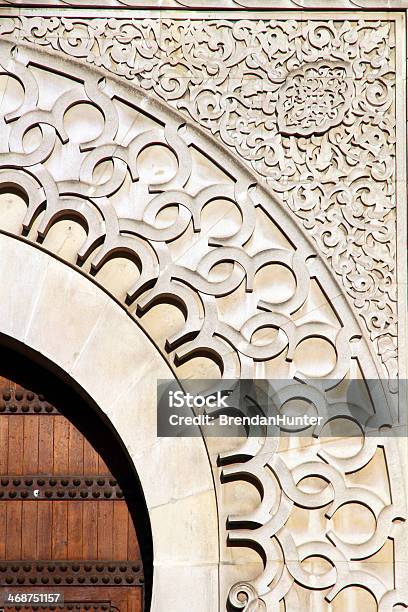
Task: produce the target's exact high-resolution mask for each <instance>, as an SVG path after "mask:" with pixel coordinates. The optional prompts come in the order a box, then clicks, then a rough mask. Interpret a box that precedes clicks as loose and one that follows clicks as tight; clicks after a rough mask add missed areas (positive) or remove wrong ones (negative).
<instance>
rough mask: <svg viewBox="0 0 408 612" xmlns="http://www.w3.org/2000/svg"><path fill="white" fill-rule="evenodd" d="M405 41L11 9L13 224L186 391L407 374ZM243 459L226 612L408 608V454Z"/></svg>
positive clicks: (263, 449)
mask: <svg viewBox="0 0 408 612" xmlns="http://www.w3.org/2000/svg"><path fill="white" fill-rule="evenodd" d="M71 4H74V3H71ZM127 4H129V2H127ZM139 4H140V3H139ZM173 4H175V3H173ZM179 4H182V3H181V2H180V3H179ZM189 4H190V5H193V3H191V2H190V3H189ZM233 4H234V6H236V5H237V4H238V2H235V3H233ZM241 4H244V3H243V2H241ZM347 4H350V3H347ZM356 4H357V3H356ZM359 4H361V3H359ZM402 26H403V23H402V15H400V14H399V13H395V15H393V14H392V15H387V14H384V15H381V16H380V15H378V16H377V15H376V16H375V18H374V16H373V15H372V14H365V13H364V14H361V15H360V16H359V18H357V17H356V16H350V15H342V14H341V13H336V14H335V15H330V16H324V15H323V14H320V15H319V14H316V13H313V14H312V13H311V14H310V15H309V14H304V13H303V14H302V15H299V16H297V15H296V14H292V15H291V16H290V17H282V16H281V15H279V14H277V13H275V12H271V13H269V14H268V13H262V14H261V15H258V14H255V13H245V14H243V15H240V14H239V15H237V14H236V13H235V14H234V16H233V17H232V16H231V18H228V14H223V15H222V17H221V16H217V15H215V16H211V17H203V16H202V15H201V14H200V13H197V15H194V16H193V17H192V16H191V14H188V15H185V16H184V15H183V14H178V15H177V17H175V16H173V15H172V14H171V13H169V14H168V15H167V14H165V15H163V14H162V15H161V18H160V19H159V18H158V17H157V16H155V15H154V14H152V15H148V16H143V15H138V16H137V17H131V16H129V15H128V14H127V15H123V16H122V15H121V14H120V13H115V17H111V16H105V15H102V16H101V17H98V18H95V17H92V16H91V15H90V14H86V13H82V12H80V11H79V10H78V14H77V15H73V14H72V11H71V12H70V13H69V14H67V15H65V14H63V13H61V12H59V13H53V12H49V13H47V14H46V15H43V16H38V15H32V14H30V13H29V11H28V10H27V11H25V12H23V13H22V14H21V13H19V14H13V13H12V12H10V11H9V12H8V13H7V14H6V13H4V16H3V17H1V18H0V35H1V37H0V72H1V75H4V76H5V77H6V78H7V84H6V85H5V87H4V95H3V104H2V119H1V122H2V124H1V125H2V134H3V137H2V139H1V142H0V187H1V189H2V192H3V195H2V197H3V198H4V206H3V210H2V211H1V210H0V224H1V227H2V231H3V232H7V233H8V234H9V235H13V236H18V237H19V240H24V241H28V242H30V243H32V244H35V245H37V246H39V245H41V248H43V249H45V250H46V251H48V252H49V253H54V254H56V255H57V256H58V257H59V258H60V259H62V260H63V261H65V262H67V263H69V264H70V265H74V266H76V267H77V268H78V269H81V271H82V272H83V273H85V274H87V275H90V276H94V277H95V279H96V281H97V282H98V283H99V284H100V285H101V286H103V287H104V288H105V289H106V291H108V292H109V293H110V294H111V295H113V296H114V297H115V298H116V299H117V300H118V301H119V302H121V303H122V304H124V305H126V307H127V309H128V313H129V316H130V317H131V318H132V320H136V319H137V320H138V321H139V323H140V325H141V326H142V327H143V329H144V330H145V332H146V333H147V334H148V335H149V336H150V337H151V338H152V339H153V340H154V341H155V342H156V343H157V345H158V346H159V348H160V349H162V350H163V351H165V352H166V354H167V357H168V360H169V362H170V364H171V365H172V367H174V368H175V370H176V371H177V374H178V375H179V376H180V377H188V376H195V377H198V378H204V377H206V376H224V377H226V378H238V377H244V378H245V377H253V376H255V377H265V378H267V377H270V378H274V377H276V378H279V377H283V378H291V377H294V378H297V379H302V378H307V377H308V376H318V377H319V378H320V379H321V380H322V381H323V390H324V392H325V393H326V392H329V391H330V389H329V387H330V384H329V382H327V384H326V386H325V381H331V380H332V379H336V380H339V381H341V380H343V379H344V378H358V377H366V378H381V377H384V373H385V372H387V376H389V377H390V378H391V379H393V378H395V377H396V376H397V375H398V373H399V374H400V375H402V376H404V372H403V369H402V366H400V365H399V362H398V353H397V340H398V332H400V334H401V328H402V329H403V321H404V320H405V314H402V313H401V311H400V312H399V311H398V305H400V308H401V304H402V305H404V303H405V301H404V300H405V298H404V297H403V296H402V295H401V294H398V281H400V277H398V276H397V272H398V274H401V270H403V269H404V268H403V267H402V268H401V267H400V268H399V269H398V261H397V223H398V224H399V226H398V232H399V235H400V236H401V244H402V246H403V247H404V246H406V236H405V227H404V226H403V225H402V221H401V220H403V219H404V210H405V207H406V201H405V194H403V195H402V196H401V194H402V189H401V188H403V187H404V180H405V174H404V170H403V168H404V159H403V156H402V155H401V151H402V154H404V150H405V133H404V129H403V128H402V127H401V121H400V119H401V117H398V113H401V112H402V114H403V113H404V112H405V111H404V97H405V94H404V92H403V89H402V87H401V81H400V79H399V76H398V75H400V74H401V76H404V75H405V72H401V71H402V59H403V53H404V47H403V43H402V40H403V28H402ZM82 117H85V121H84V119H83V118H82ZM397 119H398V121H397ZM398 139H399V143H400V144H399V146H398V143H397V140H398ZM401 143H402V144H401ZM397 210H398V211H400V213H399V214H400V217H398V215H397ZM64 224H65V225H64ZM118 262H119V264H118ZM118 265H119V267H117V266H118ZM115 266H116V267H115ZM119 272H120V273H119ZM268 274H269V276H268ZM398 300H399V301H398ZM398 316H400V321H401V327H400V329H399V330H398V328H397V323H398V322H399V321H398ZM390 384H391V383H390ZM322 435H323V434H322ZM229 443H230V444H229V446H228V447H227V448H225V449H223V448H220V447H219V446H217V444H220V442H219V441H216V440H207V441H206V444H207V448H208V453H209V457H210V460H211V462H212V469H213V471H214V473H215V475H216V492H217V499H218V512H219V520H220V524H219V526H220V537H221V558H220V563H219V565H220V580H221V589H220V602H219V609H220V610H225V609H226V602H227V600H228V602H229V603H228V605H229V608H228V609H230V608H231V607H232V609H236V610H239V609H241V610H245V612H259V611H260V610H268V611H269V610H271V611H272V610H275V609H279V606H283V605H285V609H286V610H289V611H290V612H292V611H295V610H300V609H305V610H306V609H310V610H321V611H323V610H333V611H336V612H337V611H339V610H344V609H350V610H356V609H358V608H359V607H361V605H365V606H366V607H367V609H370V608H369V606H370V605H371V606H373V605H375V606H376V607H375V609H379V610H381V611H382V612H385V611H388V610H390V611H391V610H392V609H393V607H394V606H396V605H404V606H406V605H408V599H407V594H406V587H405V585H406V577H407V576H406V571H407V565H406V564H407V558H406V545H405V542H404V540H405V539H406V532H405V537H404V528H405V527H404V522H405V519H406V508H405V492H404V483H403V478H402V467H403V466H402V465H401V456H402V455H403V454H404V453H405V447H404V445H403V443H402V442H401V443H399V441H396V440H393V439H389V438H381V439H375V438H370V439H365V440H361V441H360V446H359V447H358V445H357V447H355V446H353V445H352V444H350V441H348V442H347V446H349V445H350V448H345V443H344V442H342V441H340V442H338V443H337V447H336V448H335V449H333V447H332V444H333V443H330V444H327V445H326V443H325V441H324V440H321V439H317V440H313V441H312V442H310V443H309V444H306V445H305V444H304V441H303V442H302V441H301V440H299V441H298V442H297V443H296V444H294V446H293V447H292V448H290V447H287V446H285V441H283V440H281V441H279V440H278V439H276V438H268V437H265V438H262V439H260V438H249V439H248V441H246V442H245V443H244V446H243V447H241V446H239V447H238V448H236V444H234V443H233V442H231V441H229ZM336 450H337V452H336ZM339 451H340V453H341V454H340V455H339ZM220 465H221V466H222V467H220ZM221 482H222V483H223V484H221ZM248 483H251V484H248ZM351 532H352V533H351ZM356 532H357V533H356ZM236 547H238V548H236ZM239 550H244V551H245V552H244V553H240V552H237V551H239ZM252 551H256V553H257V554H255V553H253V552H252ZM258 555H259V556H258ZM259 559H261V561H260V560H259ZM394 560H395V561H394ZM362 592H363V593H368V594H369V595H364V594H363V595H362ZM344 593H346V595H345V596H344ZM344 597H345V598H344ZM364 597H368V599H364ZM342 598H343V599H342ZM347 598H349V599H347ZM283 602H284V604H283ZM282 609H283V608H282ZM372 609H374V608H372Z"/></svg>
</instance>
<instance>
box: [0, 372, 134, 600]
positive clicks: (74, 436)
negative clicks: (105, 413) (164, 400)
mask: <svg viewBox="0 0 408 612" xmlns="http://www.w3.org/2000/svg"><path fill="white" fill-rule="evenodd" d="M0 374H4V372H2V371H1V370H0ZM16 379H17V380H18V379H19V378H18V376H14V377H13V378H11V377H10V376H7V377H6V376H3V377H0V534H2V535H1V537H0V593H1V594H4V593H5V592H6V591H7V592H12V593H17V592H22V591H24V592H27V591H29V592H31V593H35V592H47V591H49V592H60V593H63V595H64V599H65V603H64V605H63V606H62V608H61V607H59V609H64V610H90V611H96V610H120V612H141V611H142V606H143V584H144V579H143V567H142V561H141V555H140V550H139V545H138V538H137V536H136V531H135V525H134V521H133V519H132V516H131V513H130V511H129V503H128V500H127V499H126V495H125V493H124V492H123V489H122V488H121V483H120V482H119V481H118V477H117V474H115V473H112V470H111V469H109V468H108V466H107V464H106V461H107V460H109V456H110V453H112V454H114V452H115V451H114V446H113V445H110V444H109V439H107V438H106V437H105V440H104V441H102V444H100V445H99V446H100V448H99V451H98V450H96V448H95V446H98V445H95V444H94V442H93V440H90V439H89V438H87V437H86V435H84V434H83V433H82V432H81V431H80V429H78V427H77V425H76V424H75V419H73V418H70V414H69V412H70V410H69V409H68V410H67V409H66V407H64V410H62V409H61V406H62V405H64V406H65V404H66V402H64V401H63V398H62V397H61V402H60V403H61V406H60V405H59V401H58V398H56V399H57V401H55V398H54V399H53V401H52V402H51V401H48V399H49V398H48V397H47V395H46V391H44V395H41V394H39V393H38V392H34V391H33V390H32V389H30V388H27V387H25V386H22V385H21V384H19V383H18V382H16ZM54 395H55V392H54ZM70 402H71V403H72V399H71V400H70ZM71 408H72V410H71V414H74V413H75V406H71ZM81 410H82V411H83V406H82V407H81ZM88 421H92V417H91V414H89V418H88ZM93 427H94V430H97V429H98V422H97V420H96V421H94V425H93ZM91 437H92V436H91ZM94 437H95V439H97V437H98V436H97V432H95V436H94ZM2 599H3V598H2ZM0 605H1V602H0ZM13 609H26V610H27V609H29V610H30V609H42V610H47V609H53V608H46V607H42V608H36V607H35V606H34V605H32V604H31V605H28V604H26V605H25V606H23V607H20V608H19V607H17V606H15V608H13V607H11V608H10V610H13Z"/></svg>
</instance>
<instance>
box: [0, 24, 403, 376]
mask: <svg viewBox="0 0 408 612" xmlns="http://www.w3.org/2000/svg"><path fill="white" fill-rule="evenodd" d="M0 32H1V33H2V34H3V35H7V36H14V37H16V38H21V39H23V40H27V41H30V42H34V43H36V44H38V45H41V46H44V47H49V48H52V49H54V50H55V51H60V52H63V53H65V54H67V55H69V56H71V57H76V58H80V59H82V60H84V61H86V62H87V63H89V64H91V65H95V66H98V67H102V68H105V69H106V70H108V71H110V72H112V73H115V74H117V75H119V76H122V77H124V78H125V79H127V80H129V81H132V82H135V83H137V84H138V85H140V87H142V88H143V89H145V90H146V91H149V92H152V93H154V94H155V95H157V96H159V97H160V98H162V99H164V100H166V101H167V102H168V103H169V104H171V105H173V106H175V107H176V108H177V109H180V110H181V111H182V112H184V113H186V114H187V115H188V116H189V117H191V118H192V119H193V120H194V121H196V122H197V123H198V124H200V125H201V126H203V127H205V128H206V129H207V130H209V131H210V133H211V134H213V135H215V136H216V137H217V138H219V139H220V140H221V141H222V143H224V144H225V145H227V146H228V147H230V148H231V149H232V150H233V151H234V152H235V153H237V154H238V155H239V156H240V157H241V158H242V159H244V160H245V161H246V162H247V163H248V164H249V165H250V166H251V167H252V168H253V169H254V170H255V171H256V172H257V174H258V175H259V176H260V177H261V178H263V179H264V180H265V181H266V182H267V184H268V185H269V186H270V188H272V189H273V190H274V191H275V192H276V193H277V194H278V195H279V197H281V198H282V199H283V200H284V202H285V203H286V205H287V206H288V208H289V209H290V210H291V211H292V213H293V214H294V215H296V217H297V218H298V220H299V223H300V224H301V225H302V226H303V227H304V228H305V229H306V230H307V231H308V232H309V233H310V235H311V236H312V237H313V240H314V241H315V243H316V245H317V246H318V249H319V251H320V252H321V253H322V254H323V255H324V257H326V258H327V259H328V261H329V262H330V264H331V266H332V268H333V270H334V271H335V273H336V274H337V275H338V277H339V278H340V279H341V282H342V285H343V287H344V289H345V290H346V292H347V294H348V296H349V298H350V300H351V302H352V304H353V305H354V306H355V308H356V309H357V310H358V312H359V314H360V316H361V318H362V319H363V321H364V325H365V327H366V329H367V332H368V334H369V337H370V338H371V340H372V342H373V343H374V344H375V346H376V350H377V353H378V354H379V356H380V358H381V360H382V362H383V364H384V365H385V367H386V369H387V371H388V375H389V376H391V377H396V375H397V296H396V267H395V261H396V253H395V245H396V212H395V206H396V194H395V190H396V183H395V155H396V153H395V141H396V135H395V115H394V110H393V109H394V104H395V95H396V94H395V84H396V75H395V52H394V49H395V31H394V24H393V22H391V21H383V22H381V21H376V20H375V19H373V20H368V19H364V20H358V21H349V20H343V19H330V20H327V21H321V20H319V19H316V20H315V19H312V18H310V19H308V20H307V21H301V20H299V21H296V20H292V19H286V20H284V19H270V20H267V19H258V20H245V19H241V20H238V19H237V20H225V19H223V20H222V21H217V20H203V19H184V20H178V19H172V18H164V19H160V20H155V19H127V18H101V19H80V18H65V17H47V18H46V19H45V18H41V17H24V16H21V17H15V18H10V19H3V20H2V23H1V27H0ZM312 90H314V93H313V98H312V101H311V98H310V96H311V95H312Z"/></svg>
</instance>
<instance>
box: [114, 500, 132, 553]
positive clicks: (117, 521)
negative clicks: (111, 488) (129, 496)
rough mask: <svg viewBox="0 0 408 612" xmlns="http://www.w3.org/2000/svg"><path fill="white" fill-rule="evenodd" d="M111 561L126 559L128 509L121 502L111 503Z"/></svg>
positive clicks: (123, 502) (124, 503)
mask: <svg viewBox="0 0 408 612" xmlns="http://www.w3.org/2000/svg"><path fill="white" fill-rule="evenodd" d="M113 529H114V538H113V559H114V560H115V561H123V560H125V559H127V558H128V529H129V523H128V509H127V505H126V502H125V501H123V500H120V501H116V500H115V501H114V502H113Z"/></svg>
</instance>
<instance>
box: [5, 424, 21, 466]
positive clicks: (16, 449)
mask: <svg viewBox="0 0 408 612" xmlns="http://www.w3.org/2000/svg"><path fill="white" fill-rule="evenodd" d="M23 421H24V417H22V416H21V415H10V416H9V439H8V472H9V473H10V474H18V475H22V473H23V448H24V441H23V435H24V426H23Z"/></svg>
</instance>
